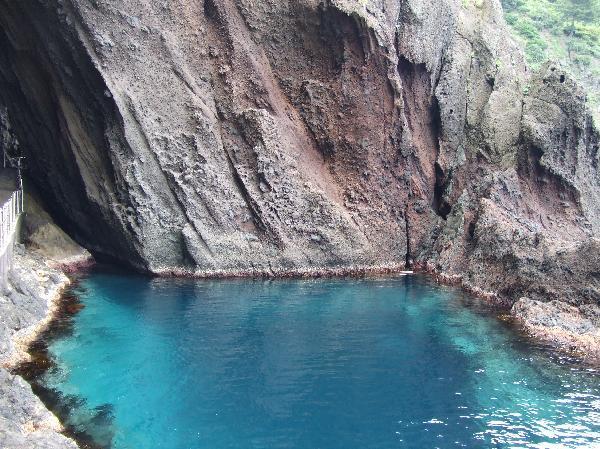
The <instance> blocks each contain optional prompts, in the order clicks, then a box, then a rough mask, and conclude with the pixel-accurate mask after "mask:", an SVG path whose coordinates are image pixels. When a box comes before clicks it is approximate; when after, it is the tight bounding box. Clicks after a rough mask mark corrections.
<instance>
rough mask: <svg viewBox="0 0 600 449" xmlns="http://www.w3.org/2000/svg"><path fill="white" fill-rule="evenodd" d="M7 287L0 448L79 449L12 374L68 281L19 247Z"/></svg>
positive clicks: (1, 310) (0, 319) (1, 303)
mask: <svg viewBox="0 0 600 449" xmlns="http://www.w3.org/2000/svg"><path fill="white" fill-rule="evenodd" d="M8 283H9V286H8V288H7V290H6V291H5V292H3V293H2V294H1V295H0V447H1V448H2V449H78V446H77V444H76V443H75V441H73V440H72V439H70V438H68V437H66V436H65V435H63V434H62V433H61V432H62V431H63V430H64V429H63V427H62V425H61V423H60V421H59V420H58V418H57V417H56V416H55V415H54V414H52V413H51V412H50V411H49V410H48V409H47V408H46V406H45V405H44V404H43V402H42V401H41V400H40V398H38V397H37V396H36V395H35V394H34V393H33V391H32V389H31V386H30V385H29V384H28V383H27V382H26V381H25V380H24V379H23V378H22V377H21V376H19V375H15V374H12V372H11V370H12V369H13V368H15V367H16V366H17V365H18V364H19V363H21V362H23V361H27V360H28V358H29V354H28V353H27V349H28V346H29V344H30V343H31V342H33V341H34V340H35V339H36V337H37V336H38V335H39V333H40V332H41V331H43V330H44V329H45V327H46V326H47V325H48V323H49V322H50V321H51V320H52V317H53V313H54V311H55V310H56V308H57V303H58V300H59V299H60V295H61V293H62V292H63V290H64V289H65V288H66V287H67V286H68V285H69V284H70V280H69V278H68V277H67V276H66V275H65V274H64V273H63V272H62V271H60V270H58V269H55V268H51V267H50V266H49V264H48V261H47V260H46V259H44V258H43V257H41V256H40V255H38V254H35V253H34V252H32V251H30V250H27V249H25V247H24V246H22V245H17V246H16V247H15V254H14V265H13V269H12V270H11V272H10V273H9V280H8Z"/></svg>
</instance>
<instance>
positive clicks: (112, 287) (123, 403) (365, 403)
mask: <svg viewBox="0 0 600 449" xmlns="http://www.w3.org/2000/svg"><path fill="white" fill-rule="evenodd" d="M79 294H80V296H81V300H82V302H83V304H84V305H85V308H84V309H83V310H82V311H81V312H80V313H79V314H77V315H76V316H75V318H74V322H73V327H72V329H71V331H70V332H67V333H63V334H62V335H61V336H59V337H57V338H55V339H54V340H53V341H51V343H50V345H49V351H50V354H51V356H52V357H53V358H54V360H55V361H56V367H55V368H53V369H51V370H50V371H48V372H46V374H45V375H44V378H43V383H44V384H45V385H46V386H47V387H48V388H50V389H54V390H56V391H57V392H59V393H60V395H61V397H62V401H61V402H62V403H63V405H64V404H67V406H68V408H69V409H70V414H69V416H67V417H66V420H67V422H68V423H69V424H70V425H71V426H73V427H74V428H76V429H77V430H79V431H85V432H87V433H88V434H89V435H91V436H93V437H94V438H95V440H96V441H97V442H99V443H102V444H104V445H108V444H111V445H112V447H114V448H116V449H159V448H165V449H199V448H209V449H221V448H303V449H312V448H323V449H334V448H344V449H352V448H361V449H362V448H435V447H439V448H453V447H467V448H509V447H510V448H513V447H514V448H517V447H519V448H571V447H585V448H593V447H597V448H598V447H600V377H599V376H598V374H597V373H596V372H595V371H594V370H593V369H591V368H589V367H586V366H582V365H577V364H575V363H571V362H569V361H568V360H565V359H561V358H558V357H556V356H553V355H552V354H551V353H549V352H548V351H547V350H545V349H543V348H539V347H535V346H532V345H531V344H530V343H527V342H526V341H524V340H523V339H522V338H521V337H520V336H519V335H518V333H516V332H515V331H514V329H512V328H511V327H510V326H509V325H507V324H505V323H503V322H502V321H501V320H499V319H497V317H496V316H495V314H494V313H492V312H490V311H489V310H485V309H483V308H482V306H480V305H479V306H478V305H477V304H478V303H480V301H477V300H475V301H474V300H470V299H469V298H468V297H467V296H465V295H463V294H462V293H460V292H459V291H458V290H455V289H450V288H444V287H440V286H437V285H435V284H433V283H431V282H430V281H428V279H427V278H424V277H420V276H414V277H413V276H410V277H403V278H397V279H374V280H309V281H306V280H285V281H189V280H164V279H162V280H152V279H146V278H143V277H136V276H120V275H115V274H106V273H105V274H102V273H98V274H92V275H90V276H89V277H87V278H86V279H84V280H83V281H82V282H81V285H80V287H79ZM63 412H64V410H63Z"/></svg>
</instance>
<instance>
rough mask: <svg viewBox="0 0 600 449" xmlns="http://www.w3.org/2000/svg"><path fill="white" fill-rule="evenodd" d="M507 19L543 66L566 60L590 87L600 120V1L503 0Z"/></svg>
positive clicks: (532, 57)
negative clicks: (547, 62) (546, 63)
mask: <svg viewBox="0 0 600 449" xmlns="http://www.w3.org/2000/svg"><path fill="white" fill-rule="evenodd" d="M502 6H503V7H504V12H505V16H506V21H507V22H508V23H509V25H510V26H511V28H512V30H513V31H514V34H515V35H516V36H517V38H518V39H519V40H520V41H521V43H522V44H523V47H524V48H525V53H526V55H527V60H528V61H529V63H530V64H531V65H532V66H533V67H536V66H539V65H540V64H542V63H543V62H545V61H547V60H548V59H552V60H555V61H558V62H560V63H562V64H563V65H564V66H565V67H566V68H568V69H570V71H571V72H572V73H573V75H574V77H575V78H576V79H577V80H579V81H580V82H581V83H582V84H583V86H584V87H586V88H587V91H588V96H589V102H590V106H591V108H592V109H593V111H594V116H595V118H596V123H599V122H600V120H599V119H600V0H502Z"/></svg>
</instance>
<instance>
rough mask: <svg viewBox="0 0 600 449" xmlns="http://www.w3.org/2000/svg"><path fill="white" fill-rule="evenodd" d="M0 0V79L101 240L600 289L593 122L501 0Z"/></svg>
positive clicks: (580, 299) (138, 256)
mask: <svg viewBox="0 0 600 449" xmlns="http://www.w3.org/2000/svg"><path fill="white" fill-rule="evenodd" d="M0 6H1V8H0V11H1V12H0V48H1V49H2V52H0V54H1V56H0V58H2V59H1V60H0V103H2V104H5V105H6V106H7V107H8V111H9V114H10V116H11V122H12V123H13V127H14V129H15V132H16V133H17V135H18V137H19V140H20V142H21V143H22V147H23V149H24V151H26V152H27V154H28V162H29V166H30V167H31V172H32V175H33V177H34V178H35V179H36V183H37V184H38V187H39V190H40V192H41V194H42V195H43V196H44V197H45V200H46V202H47V203H48V204H51V205H52V207H53V209H54V210H53V212H54V215H55V216H56V217H57V218H58V219H59V220H60V221H61V222H62V224H63V226H64V227H65V228H66V229H67V230H68V231H69V232H70V233H71V234H72V235H73V236H74V237H75V238H76V239H77V240H78V241H79V242H81V243H83V244H84V245H85V246H86V247H88V248H90V249H91V250H93V251H94V252H95V253H96V254H105V255H108V256H111V257H113V258H117V259H119V260H121V261H124V262H126V263H129V264H131V265H134V266H136V267H138V268H140V269H144V270H148V271H151V272H177V273H185V272H190V273H196V274H228V273H229V274H234V273H267V274H284V273H288V272H311V271H313V272H314V271H323V270H338V271H344V270H350V269H356V268H360V267H363V268H364V267H371V268H374V267H379V268H384V267H388V268H401V267H403V266H405V265H406V264H414V265H417V266H421V267H427V268H429V269H432V270H434V271H436V272H438V273H442V274H444V275H445V276H447V277H449V278H454V279H457V280H462V281H463V282H464V283H465V284H466V285H469V286H471V287H473V288H476V289H480V290H485V291H490V292H495V293H498V294H499V295H500V296H501V297H502V298H504V299H506V300H507V301H509V302H513V301H515V300H517V299H518V298H519V297H521V296H524V295H528V296H532V297H535V298H538V297H539V298H548V297H549V296H551V297H553V298H560V299H561V300H566V301H570V302H571V303H574V304H581V303H596V304H597V303H598V301H599V299H598V292H599V291H600V287H599V285H598V282H599V280H598V277H597V273H598V272H599V271H600V270H599V265H598V263H599V262H598V259H599V258H598V254H599V253H598V244H597V240H595V238H596V237H597V236H598V231H599V230H600V229H599V226H600V225H599V223H600V221H599V220H598V218H599V217H598V214H599V213H598V207H597V205H598V204H599V203H598V200H599V199H600V198H598V195H599V194H600V193H599V192H600V186H599V183H600V181H599V175H598V157H599V156H598V132H597V130H595V129H594V128H593V126H592V123H591V119H590V118H589V114H588V113H587V112H586V109H585V97H584V95H583V93H582V92H581V91H580V90H579V88H578V87H577V86H576V85H574V84H573V83H572V82H571V81H570V80H569V79H568V77H566V76H565V73H564V72H563V71H562V70H561V69H560V67H557V66H555V65H552V64H549V65H547V66H545V67H544V68H543V69H542V70H541V71H539V72H538V73H535V74H531V73H529V72H528V70H527V68H526V66H525V64H524V62H523V58H522V55H521V53H520V51H519V50H518V48H516V47H515V45H514V44H513V43H512V41H511V40H510V38H509V34H508V32H507V30H506V28H505V24H504V22H503V18H502V11H501V8H500V5H499V2H498V1H497V0H486V1H483V2H470V1H459V0H443V1H437V2H429V1H423V0H403V1H400V0H369V1H350V0H327V1H325V0H296V1H292V0H289V1H284V0H277V1H275V0H262V1H252V0H204V1H203V0H195V1H192V0H189V1H184V0H181V1H159V2H150V1H147V0H132V1H128V2H122V1H118V0H93V1H87V0H63V1H49V2H38V1H35V0H23V1H20V2H12V1H10V0H0ZM580 255H585V257H586V263H585V264H579V265H577V266H576V267H574V266H573V263H572V262H573V261H575V260H578V257H579V256H580ZM574 272H576V274H574ZM569 286H570V287H569Z"/></svg>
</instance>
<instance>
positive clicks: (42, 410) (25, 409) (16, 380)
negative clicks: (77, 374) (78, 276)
mask: <svg viewBox="0 0 600 449" xmlns="http://www.w3.org/2000/svg"><path fill="white" fill-rule="evenodd" d="M83 265H84V266H85V265H89V261H87V262H86V263H85V264H83ZM57 267H60V268H57ZM81 267H82V261H81V260H78V263H77V265H76V266H67V265H65V264H64V263H62V264H60V263H57V262H56V261H53V260H49V259H46V258H44V257H43V256H41V255H40V254H39V253H36V252H35V251H32V250H31V249H26V248H25V247H24V246H22V245H17V247H16V248H15V262H14V268H13V270H12V271H11V273H10V277H9V283H10V288H9V290H8V291H7V292H5V294H4V295H2V296H1V297H0V311H1V312H2V313H1V314H0V316H2V321H1V322H0V324H1V327H0V332H1V333H2V335H1V336H0V337H1V339H0V341H1V342H2V346H0V393H1V394H0V447H2V448H3V449H13V448H14V449H21V448H28V449H31V448H33V449H35V448H40V449H42V448H44V449H53V448H57V449H58V448H73V449H75V448H77V447H78V446H77V444H76V442H75V441H74V440H72V439H70V438H69V437H67V436H65V435H64V434H63V432H64V431H65V429H64V428H63V426H62V425H61V423H60V421H59V420H58V418H57V417H56V416H55V415H53V414H52V413H51V412H50V411H49V410H48V409H46V407H45V405H44V404H43V403H42V401H41V400H40V399H39V398H38V397H37V396H36V395H35V394H34V393H33V391H32V389H31V386H30V385H29V384H28V383H27V382H26V381H25V380H24V379H23V378H22V377H20V376H19V375H15V374H13V372H14V370H15V368H16V367H17V366H18V365H20V364H22V363H24V362H27V361H29V360H30V359H31V356H30V355H29V354H28V352H27V351H28V348H29V347H30V345H31V344H32V343H33V342H34V341H35V340H36V338H38V337H39V335H40V334H41V333H42V332H43V331H44V330H45V329H47V327H48V325H49V324H50V323H51V322H52V320H53V319H54V318H55V317H56V314H57V312H58V309H59V304H60V298H61V295H62V294H63V292H64V290H65V289H66V288H67V287H68V286H69V285H70V284H71V281H70V279H69V278H68V277H67V276H66V274H65V272H73V271H76V270H77V269H78V268H79V269H80V268H81ZM416 268H417V270H418V272H423V273H427V274H428V275H432V276H433V277H434V278H435V280H436V281H437V282H439V283H442V284H453V285H460V286H461V287H462V288H463V289H464V290H466V291H468V292H469V293H471V294H473V295H475V296H478V297H480V298H482V299H485V300H487V301H490V302H492V303H494V304H495V305H498V306H499V307H505V308H510V316H511V317H512V319H514V322H515V323H516V324H518V325H520V326H521V327H522V329H523V330H524V331H525V332H526V333H527V334H528V335H530V336H531V337H532V338H533V339H535V340H537V341H542V342H544V343H547V344H550V345H551V346H553V347H555V348H556V349H557V350H559V351H562V352H566V353H569V354H571V355H575V356H577V357H578V358H580V359H581V360H583V361H584V362H586V363H592V364H595V363H597V362H598V361H600V326H599V325H598V324H599V323H598V321H594V320H591V319H589V318H587V317H586V316H584V315H583V314H582V313H581V312H580V310H579V309H578V308H577V307H574V306H569V305H567V304H565V303H562V302H560V301H551V302H548V303H544V302H540V301H535V300H529V299H528V298H521V299H520V300H519V301H518V302H517V303H515V304H514V305H513V306H512V307H510V305H509V304H507V303H506V301H503V300H502V299H501V297H500V296H499V295H497V294H495V293H493V292H486V291H483V290H481V289H479V288H475V287H470V286H469V285H468V283H467V282H464V281H463V280H462V279H460V278H457V277H455V276H448V275H444V274H441V273H436V272H435V270H433V269H432V267H416ZM404 270H405V267H404V266H397V267H355V268H353V269H343V270H342V269H339V270H326V269H321V270H317V269H315V270H306V271H302V272H297V273H293V272H285V273H283V272H282V273H279V272H277V273H275V272H272V273H193V275H194V277H199V278H208V277H212V278H214V277H224V276H225V277H232V276H235V277H258V276H260V277H265V276H268V277H308V276H312V277H315V276H316V277H320V276H323V277H334V276H350V275H353V276H376V275H384V276H385V275H392V274H402V273H403V271H404ZM163 275H165V276H166V275H180V276H181V275H187V276H188V277H190V276H192V274H183V273H163ZM598 316H600V314H599V315H598Z"/></svg>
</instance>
